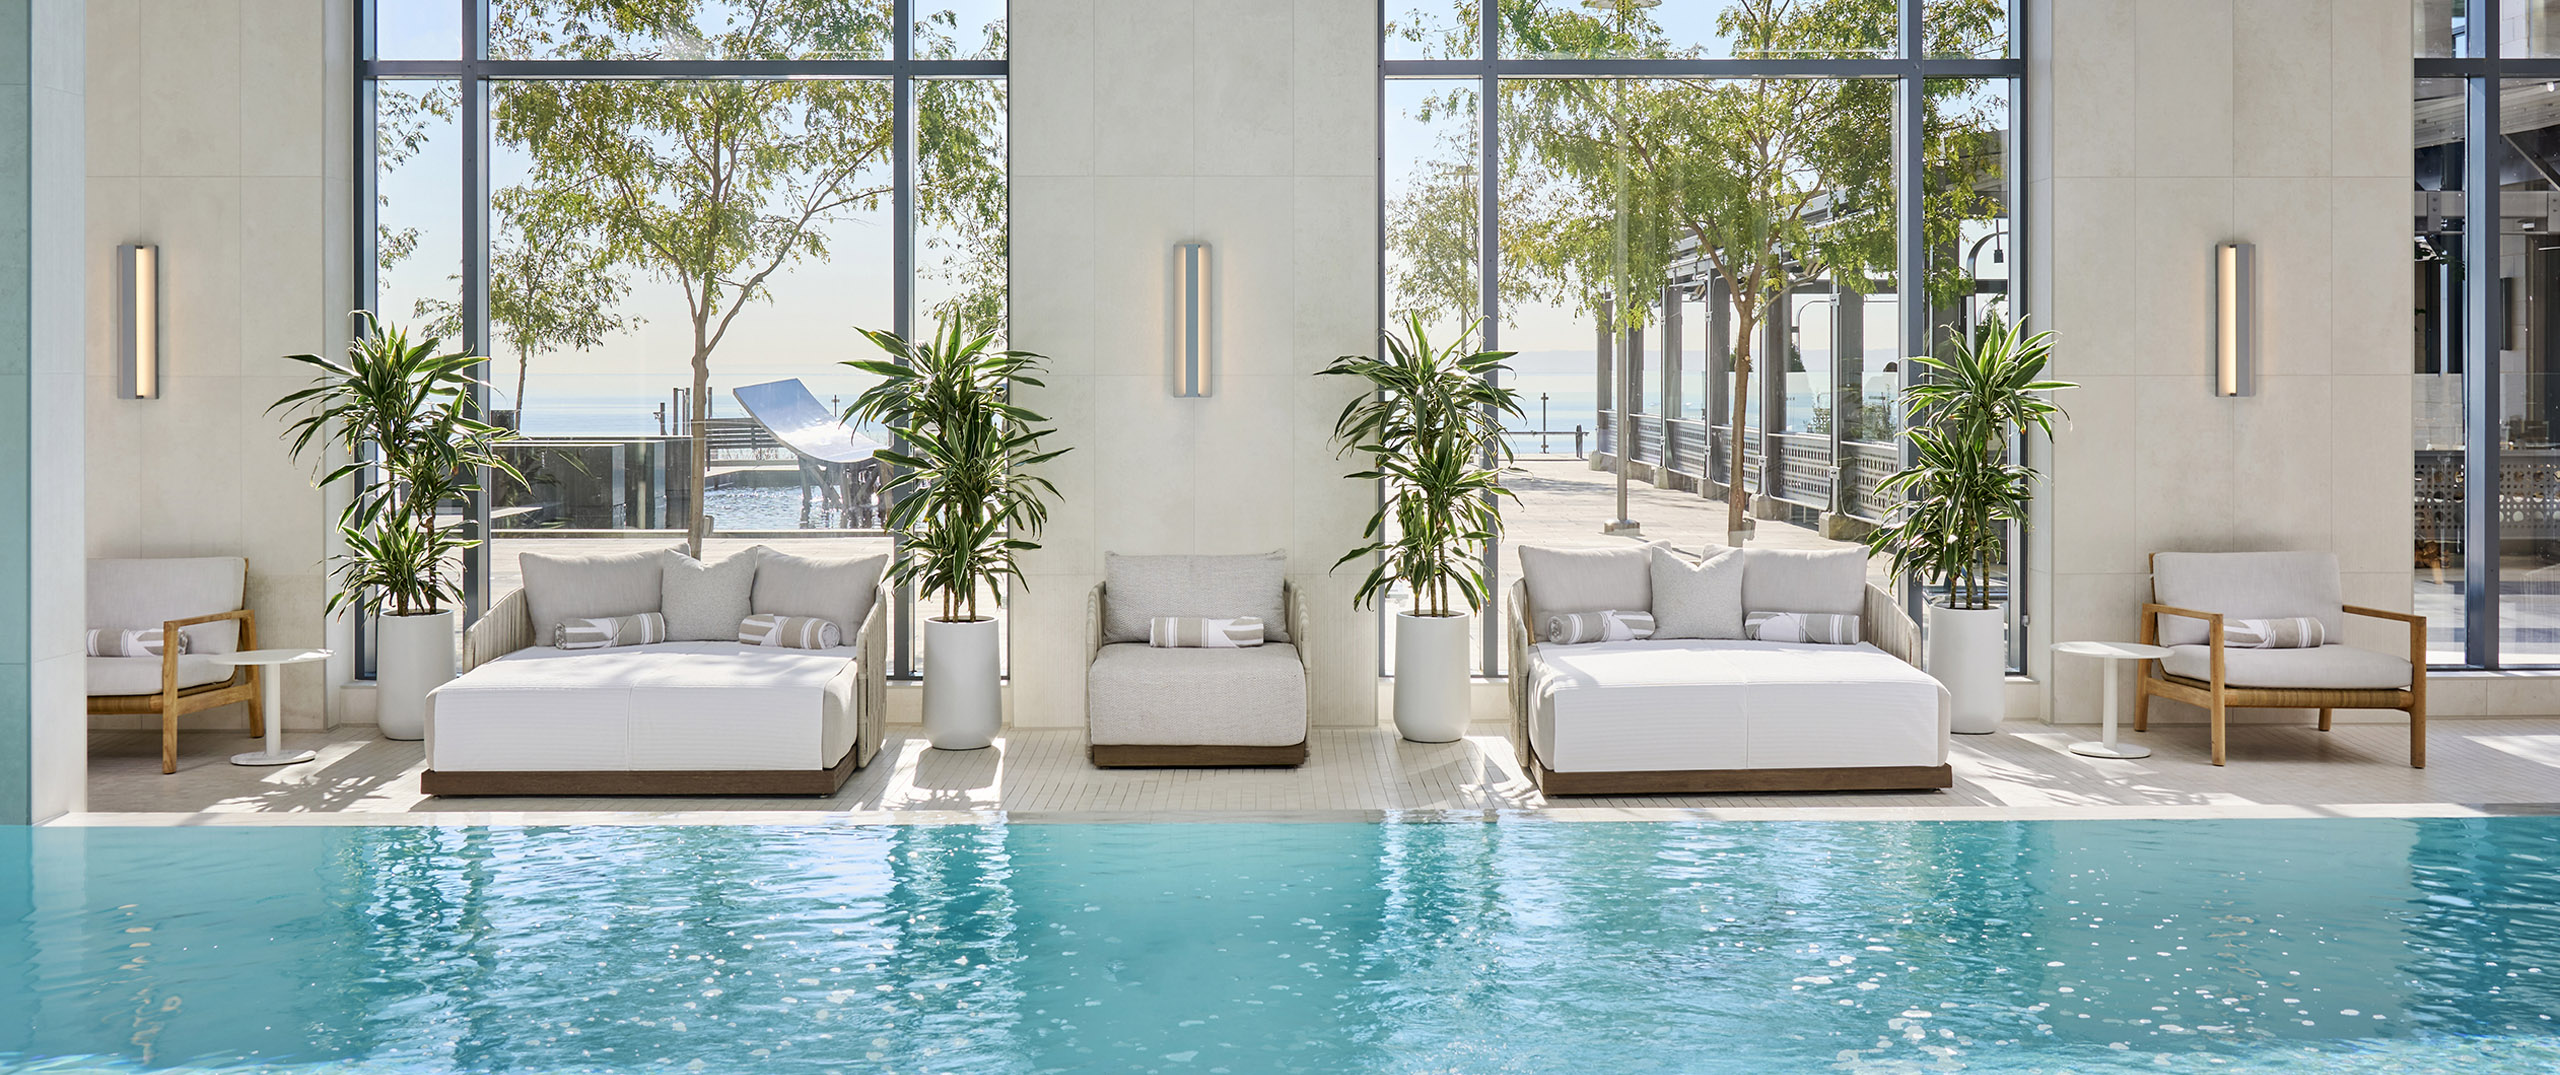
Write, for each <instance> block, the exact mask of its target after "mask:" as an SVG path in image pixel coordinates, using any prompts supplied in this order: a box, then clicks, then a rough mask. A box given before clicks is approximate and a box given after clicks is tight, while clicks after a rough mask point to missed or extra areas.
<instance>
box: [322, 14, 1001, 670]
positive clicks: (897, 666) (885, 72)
mask: <svg viewBox="0 0 2560 1075" xmlns="http://www.w3.org/2000/svg"><path fill="white" fill-rule="evenodd" d="M378 2H379V0H356V2H355V5H354V18H353V19H352V20H351V22H352V27H351V29H352V32H353V34H354V37H355V57H356V62H355V64H354V77H355V107H354V108H353V109H352V110H351V111H352V113H353V117H352V120H353V125H354V131H353V134H354V138H353V139H352V142H353V150H354V156H355V160H354V168H353V172H352V174H353V176H354V177H355V182H356V186H357V190H356V195H355V197H354V199H353V204H354V212H355V217H356V219H355V221H354V228H355V233H356V242H357V244H358V250H357V253H358V256H357V257H356V258H355V259H354V264H355V272H356V280H355V285H356V286H355V293H356V295H357V296H358V298H359V299H360V301H362V303H363V304H364V305H365V307H366V308H368V309H370V308H373V307H374V306H376V305H378V304H379V301H380V297H381V296H380V287H379V284H380V280H379V276H380V270H379V262H378V261H377V259H376V257H375V248H374V244H375V242H376V240H377V238H378V233H377V232H376V230H375V213H376V210H377V207H378V206H377V199H376V197H375V195H376V193H377V192H376V188H375V183H376V180H377V173H376V171H375V168H376V162H375V159H374V149H375V138H374V132H375V129H376V123H377V116H376V113H375V100H376V98H375V93H374V89H375V86H376V85H377V84H379V83H381V82H386V81H417V82H425V81H439V80H441V81H451V82H454V83H456V84H458V85H459V86H460V87H461V108H460V115H459V117H458V118H457V120H456V122H455V130H456V133H457V135H458V137H459V138H460V139H461V143H462V144H461V151H462V152H461V155H462V184H461V210H462V218H461V219H462V239H461V246H462V295H461V300H462V311H461V312H462V318H461V320H462V339H461V341H460V342H461V344H462V346H464V347H467V348H469V349H471V351H472V352H473V353H475V354H485V352H486V351H487V350H488V344H489V261H490V241H491V239H492V235H491V232H490V205H489V203H490V196H491V193H492V191H491V188H490V181H489V158H490V156H491V155H492V154H493V152H494V150H493V145H492V143H491V140H490V139H491V134H492V131H491V121H490V114H489V113H490V110H489V88H490V84H491V83H493V82H497V81H502V80H504V81H532V80H543V79H564V80H565V79H613V80H619V81H709V80H719V79H739V80H759V81H773V80H788V79H841V80H876V81H882V82H886V83H888V84H889V86H890V88H891V89H890V93H891V100H892V120H891V122H892V124H893V131H892V135H891V138H892V148H891V152H890V160H891V165H890V170H891V173H892V176H893V184H894V186H893V189H892V193H891V197H890V206H891V208H890V226H891V239H890V247H891V250H892V252H893V253H892V255H891V269H890V285H891V290H892V297H891V310H892V326H891V327H892V328H893V329H894V330H895V331H896V332H897V333H898V334H899V335H900V336H910V335H912V334H913V332H914V329H915V319H916V286H915V272H916V244H917V241H918V235H917V232H918V228H917V226H916V224H917V220H916V197H915V193H916V183H917V178H918V176H917V169H916V154H915V148H916V147H915V133H916V92H915V91H916V83H917V82H918V81H920V80H926V79H984V80H993V81H1005V80H1007V79H1009V77H1010V71H1011V62H1010V52H1011V48H1010V46H1009V42H1010V33H1011V30H1010V26H1008V27H1007V41H1008V47H1007V49H1006V52H1007V53H1008V55H1007V56H1006V57H1002V58H995V59H940V58H930V57H923V58H920V57H918V56H916V55H915V27H916V23H915V16H916V14H917V8H918V6H919V5H920V4H922V3H926V2H927V0H886V2H887V3H888V4H890V5H891V9H892V16H893V17H892V28H891V31H890V37H891V55H890V56H888V57H887V58H883V59H867V60H844V59H787V60H631V59H616V60H589V59H493V58H491V57H490V55H489V15H490V11H489V8H490V4H491V2H492V0H447V2H449V3H451V4H452V5H453V7H454V12H455V17H456V18H457V19H459V20H460V22H459V25H460V28H461V49H460V53H461V54H460V55H459V56H457V57H453V58H449V59H382V58H380V57H378V56H376V55H375V30H376V27H377V26H378V25H379V19H378V17H377V4H378ZM1008 22H1010V19H1009V18H1008ZM488 374H489V363H488V360H487V359H485V358H484V359H483V360H482V362H481V363H480V365H479V366H478V367H477V368H476V369H475V371H474V376H475V377H477V378H478V379H479V381H480V388H479V390H478V392H477V395H478V398H477V399H476V400H475V404H476V405H477V406H479V407H481V408H483V409H486V408H487V406H488V402H489V400H488ZM480 484H481V485H482V486H483V487H492V483H491V482H490V480H489V475H487V474H483V475H482V477H481V482H480ZM489 508H490V504H489V498H488V497H487V496H486V495H485V494H482V495H474V496H473V497H472V498H471V503H470V504H469V505H468V511H467V512H466V514H467V516H468V519H467V524H468V526H469V527H470V530H471V533H472V535H473V536H475V537H481V538H484V539H485V538H486V537H487V536H488V535H489V534H490V533H491V527H490V525H489V523H490V517H489ZM890 540H891V543H892V544H891V549H892V550H893V551H892V553H891V555H892V556H895V555H896V553H895V549H896V548H897V544H896V542H897V538H896V535H895V534H892V535H891V537H890ZM489 557H490V547H489V544H488V542H487V541H486V540H483V542H482V543H481V544H480V545H479V546H478V547H476V548H474V549H472V550H471V551H470V552H469V553H467V554H465V556H464V557H463V572H462V592H463V597H462V602H461V607H460V611H461V613H462V617H461V618H462V622H463V623H464V624H466V625H467V624H470V623H472V622H474V621H476V620H478V619H479V618H480V616H481V614H482V613H484V612H486V611H488V601H489V593H488V582H489V577H490V561H489ZM909 591H910V588H909V587H906V586H900V587H899V589H898V594H897V599H896V600H895V601H894V602H892V604H893V605H894V608H893V610H892V613H891V614H892V616H893V617H894V621H895V629H894V631H893V632H892V634H891V645H890V650H891V675H892V677H893V678H899V679H912V678H914V677H915V675H916V666H915V646H914V644H913V635H914V632H915V625H914V617H915V601H914V598H913V595H912V593H911V592H909ZM370 628H371V625H370V624H369V623H367V622H366V620H365V619H364V618H359V619H358V620H357V623H356V650H357V653H358V655H359V656H358V659H357V662H356V663H357V675H358V678H361V679H371V678H372V677H373V662H372V660H371V658H370V656H369V654H370V651H369V650H368V649H367V635H368V634H369V633H370Z"/></svg>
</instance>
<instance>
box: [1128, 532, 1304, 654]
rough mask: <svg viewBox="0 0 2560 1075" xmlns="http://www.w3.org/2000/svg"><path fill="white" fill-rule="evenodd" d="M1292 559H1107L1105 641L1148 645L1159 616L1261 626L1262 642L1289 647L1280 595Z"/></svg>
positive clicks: (1286, 618)
mask: <svg viewBox="0 0 2560 1075" xmlns="http://www.w3.org/2000/svg"><path fill="white" fill-rule="evenodd" d="M1288 575H1289V560H1288V557H1286V556H1283V555H1281V554H1279V553H1276V552H1269V553H1258V554H1252V555H1246V556H1122V555H1120V554H1119V553H1112V554H1110V555H1108V556H1105V557H1104V558H1103V585H1104V589H1103V599H1102V640H1103V641H1104V642H1145V641H1146V640H1147V633H1148V632H1147V629H1148V627H1149V626H1150V625H1151V624H1152V623H1153V621H1154V620H1155V619H1156V618H1157V617H1159V616H1170V617H1200V618H1208V619H1232V618H1234V617H1238V616H1252V617H1255V618H1258V619H1260V620H1261V621H1262V637H1263V638H1264V640H1266V641H1271V642H1287V641H1289V628H1288V623H1289V614H1288V610H1287V609H1285V608H1283V607H1282V605H1283V601H1282V597H1281V591H1282V589H1283V587H1284V584H1285V583H1286V582H1287V581H1288Z"/></svg>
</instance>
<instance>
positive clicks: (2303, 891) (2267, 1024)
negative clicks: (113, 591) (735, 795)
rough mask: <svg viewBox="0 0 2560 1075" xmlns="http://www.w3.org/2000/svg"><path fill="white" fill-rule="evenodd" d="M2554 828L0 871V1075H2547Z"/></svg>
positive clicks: (1163, 836)
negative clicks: (2328, 1074) (1845, 1074)
mask: <svg viewBox="0 0 2560 1075" xmlns="http://www.w3.org/2000/svg"><path fill="white" fill-rule="evenodd" d="M2555 857H2560V819H2544V818H2501V819H2485V820H2483V819H2467V820H2411V821H2366V820H2316V821H2313V820H2306V821H2210V822H2197V821H2187V822H2060V823H2053V822H2017V823H1995V822H1912V823H1873V824H1868V823H1840V822H1809V823H1770V824H1735V823H1707V822H1699V823H1658V824H1635V823H1630V824H1574V823H1562V822H1546V821H1504V822H1498V823H1482V822H1469V823H1440V824H1421V823H1407V824H1297V825H1293V824H1269V825H1244V824H1236V825H1226V824H1218V825H1208V824H1203V825H1066V824H1054V825H1044V824H1012V825H1005V824H986V825H956V826H884V827H860V826H838V827H808V828H770V827H755V828H750V827H727V826H721V827H711V826H702V827H657V828H622V827H581V828H465V827H369V828H345V827H327V828H281V827H276V828H194V829H179V828H93V829H80V828H47V829H35V830H26V829H16V830H0V957H5V958H6V960H7V963H8V965H9V966H10V967H12V968H14V970H15V973H12V974H8V975H6V976H0V1013H5V1014H0V1071H9V1072H20V1071H45V1072H63V1071H117V1072H121V1071H139V1070H172V1069H174V1070H181V1071H189V1072H196V1071H205V1072H213V1071H220V1072H250V1071H257V1072H338V1071H365V1072H484V1071H486V1072H661V1071H710V1072H749V1073H756V1072H863V1073H872V1072H899V1073H927V1075H929V1073H936V1072H955V1073H967V1075H975V1073H1016V1072H1023V1073H1027V1072H1202V1073H1239V1075H1241V1073H1257V1072H1301V1071H1303V1072H1327V1073H1331V1072H1396V1073H1422V1072H1466V1073H1476V1072H1573V1073H1577V1075H1581V1073H1589V1075H1604V1073H1605V1075H1615V1073H1620V1072H1754V1073H1757V1072H1796V1071H1879V1072H1902V1071H1911V1072H1924V1071H1974V1072H2056V1073H2058V1072H2115V1071H2128V1072H2129V1071H2143V1072H2157V1071H2172V1072H2183V1071H2239V1072H2279V1071H2375V1072H2380V1071H2392V1072H2464V1073H2476V1072H2526V1071H2531V1072H2547V1071H2552V1070H2555V1069H2560V1028H2555V1027H2554V1025H2553V1022H2554V1014H2555V1012H2560V870H2555V867H2554V862H2555Z"/></svg>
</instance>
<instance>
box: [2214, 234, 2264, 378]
mask: <svg viewBox="0 0 2560 1075" xmlns="http://www.w3.org/2000/svg"><path fill="white" fill-rule="evenodd" d="M2213 253H2214V256H2213V296H2214V299H2213V304H2214V318H2213V394H2214V395H2217V396H2246V395H2252V394H2254V393H2255V392H2256V390H2257V384H2256V380H2257V378H2256V367H2257V364H2258V245H2257V244H2256V243H2224V244H2222V245H2221V246H2218V247H2215V248H2214V252H2213Z"/></svg>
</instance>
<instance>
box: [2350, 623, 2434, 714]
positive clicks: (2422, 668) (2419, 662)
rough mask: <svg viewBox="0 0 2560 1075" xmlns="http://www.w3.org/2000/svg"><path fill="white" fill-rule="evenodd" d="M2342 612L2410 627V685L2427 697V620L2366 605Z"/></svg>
mask: <svg viewBox="0 0 2560 1075" xmlns="http://www.w3.org/2000/svg"><path fill="white" fill-rule="evenodd" d="M2340 611H2343V612H2345V613H2346V614H2347V615H2350V616H2365V617H2369V618H2372V619H2377V620H2398V621H2400V622H2402V623H2405V624H2408V625H2409V683H2410V684H2411V689H2413V690H2416V691H2418V692H2419V696H2420V697H2421V698H2423V697H2425V693H2426V683H2427V618H2426V617H2424V616H2419V615H2414V614H2412V613H2407V612H2393V611H2391V610H2390V609H2387V608H2370V607H2367V606H2364V605H2343V606H2340Z"/></svg>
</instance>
